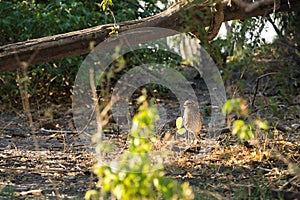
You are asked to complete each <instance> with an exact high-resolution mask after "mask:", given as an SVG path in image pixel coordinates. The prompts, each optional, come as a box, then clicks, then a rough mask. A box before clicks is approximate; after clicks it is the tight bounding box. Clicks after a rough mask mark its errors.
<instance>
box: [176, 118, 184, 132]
mask: <svg viewBox="0 0 300 200" xmlns="http://www.w3.org/2000/svg"><path fill="white" fill-rule="evenodd" d="M182 120H183V119H182V117H178V118H177V119H176V128H177V129H180V128H181V127H182Z"/></svg>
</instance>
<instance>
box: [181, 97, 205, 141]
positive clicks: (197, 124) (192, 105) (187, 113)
mask: <svg viewBox="0 0 300 200" xmlns="http://www.w3.org/2000/svg"><path fill="white" fill-rule="evenodd" d="M202 124H203V116H202V114H201V112H200V111H199V108H198V106H197V104H196V102H194V101H192V100H187V101H185V102H184V114H183V126H184V128H185V129H186V130H187V131H189V132H192V133H194V134H195V136H198V137H199V134H200V130H201V128H202Z"/></svg>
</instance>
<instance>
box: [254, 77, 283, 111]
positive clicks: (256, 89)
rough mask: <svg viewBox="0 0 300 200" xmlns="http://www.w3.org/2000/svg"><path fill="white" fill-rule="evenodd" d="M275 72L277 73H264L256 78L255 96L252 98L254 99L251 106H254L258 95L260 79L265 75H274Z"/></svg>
mask: <svg viewBox="0 0 300 200" xmlns="http://www.w3.org/2000/svg"><path fill="white" fill-rule="evenodd" d="M274 74H277V73H276V72H270V73H267V74H263V75H261V76H259V77H258V78H257V79H256V85H255V91H254V94H253V98H252V101H251V107H252V108H253V105H254V102H255V98H256V95H257V91H258V86H259V81H260V79H262V78H264V77H267V76H271V75H274Z"/></svg>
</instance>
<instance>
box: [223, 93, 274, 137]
mask: <svg viewBox="0 0 300 200" xmlns="http://www.w3.org/2000/svg"><path fill="white" fill-rule="evenodd" d="M222 112H223V113H227V114H230V113H235V114H236V116H237V117H238V119H237V120H235V121H234V123H233V127H232V134H233V135H237V136H238V138H239V139H240V140H250V139H252V138H254V136H255V132H254V130H255V128H259V129H263V130H267V129H268V125H267V124H266V122H262V121H261V120H258V119H256V120H254V121H251V122H249V123H247V122H245V120H243V118H246V117H247V116H248V108H247V101H246V100H245V99H242V98H237V99H230V100H228V101H227V102H226V103H225V105H224V106H223V109H222Z"/></svg>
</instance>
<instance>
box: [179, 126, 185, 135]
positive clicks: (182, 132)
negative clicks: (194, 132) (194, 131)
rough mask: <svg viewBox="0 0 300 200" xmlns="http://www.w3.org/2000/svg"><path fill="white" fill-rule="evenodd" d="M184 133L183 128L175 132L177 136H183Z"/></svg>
mask: <svg viewBox="0 0 300 200" xmlns="http://www.w3.org/2000/svg"><path fill="white" fill-rule="evenodd" d="M185 132H186V129H185V128H181V129H178V130H177V133H178V134H179V135H182V134H184V133H185Z"/></svg>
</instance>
